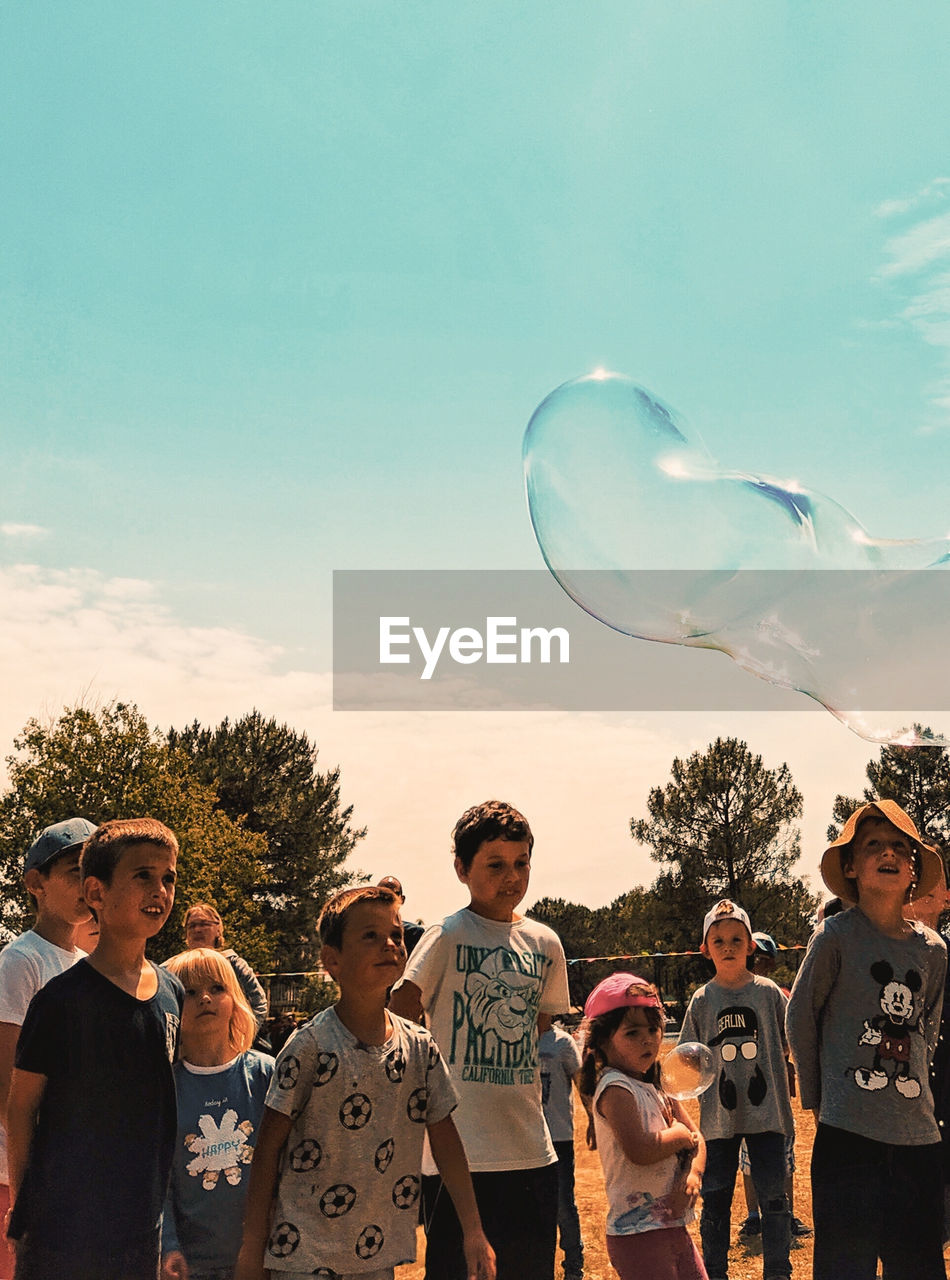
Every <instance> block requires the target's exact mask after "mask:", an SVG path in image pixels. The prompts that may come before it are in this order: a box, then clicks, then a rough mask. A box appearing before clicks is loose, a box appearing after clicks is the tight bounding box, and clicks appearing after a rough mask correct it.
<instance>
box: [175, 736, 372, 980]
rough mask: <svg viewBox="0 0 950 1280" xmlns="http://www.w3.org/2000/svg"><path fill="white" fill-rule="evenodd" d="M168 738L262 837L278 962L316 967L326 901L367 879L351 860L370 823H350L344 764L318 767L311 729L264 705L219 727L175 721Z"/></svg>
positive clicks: (234, 814) (226, 806) (225, 805)
mask: <svg viewBox="0 0 950 1280" xmlns="http://www.w3.org/2000/svg"><path fill="white" fill-rule="evenodd" d="M168 744H169V746H170V747H171V748H172V749H173V750H176V751H181V752H183V753H184V754H185V755H186V756H187V757H188V759H189V760H190V762H191V765H192V767H193V769H194V770H195V772H196V773H197V775H198V777H199V778H200V779H201V780H202V781H203V782H205V783H206V784H207V785H208V786H210V787H213V788H214V790H215V792H216V794H217V805H218V807H219V808H220V810H221V811H222V812H223V813H225V814H227V816H228V817H229V818H230V819H231V820H232V821H234V822H238V821H239V822H240V823H241V824H242V825H243V826H245V827H246V828H247V829H248V830H249V831H254V832H257V833H259V834H260V835H262V836H263V837H264V840H265V841H266V851H265V853H264V859H263V860H264V863H265V865H266V867H267V882H266V894H267V898H268V900H269V901H270V903H271V905H272V906H273V908H274V913H275V916H274V920H273V926H274V947H275V953H276V957H277V963H278V965H279V967H281V968H283V969H286V970H291V971H294V970H307V969H311V968H313V967H314V966H315V964H316V960H317V955H318V952H319V942H318V940H317V936H316V922H317V917H318V916H319V914H320V909H321V907H322V906H323V904H324V902H326V900H327V898H329V897H330V896H331V895H332V894H333V893H335V892H336V891H337V890H338V889H341V888H343V887H345V886H346V885H348V884H352V883H353V882H354V880H358V879H360V878H361V873H359V872H353V871H348V870H347V869H346V867H345V865H344V864H345V863H346V860H347V858H348V857H349V856H350V854H351V853H352V852H353V850H354V848H355V847H356V845H357V843H358V842H359V841H360V840H361V839H362V838H363V836H364V835H365V834H366V829H365V828H359V829H356V828H354V827H353V826H352V825H351V819H352V817H353V807H352V805H350V806H348V807H346V808H342V807H341V805H340V770H339V768H336V769H331V770H329V771H328V772H326V773H319V772H317V769H316V765H317V749H316V747H314V746H312V745H311V743H310V741H309V740H308V738H307V735H306V734H304V733H298V732H297V731H296V730H294V729H291V728H290V727H289V726H288V725H286V724H278V723H277V721H276V720H275V719H273V718H271V719H269V720H265V718H264V717H263V716H262V715H261V713H260V712H259V711H252V712H251V713H250V714H249V715H246V716H243V717H242V718H241V719H240V720H236V721H235V722H234V723H233V724H232V723H231V722H230V721H229V720H227V719H225V720H223V721H222V722H221V723H220V724H219V725H218V727H217V728H216V729H211V728H205V727H203V726H202V725H200V724H199V723H198V721H197V720H196V721H194V723H193V724H191V725H189V726H188V727H187V728H186V729H182V730H176V729H171V730H169V733H168ZM364 878H365V877H364Z"/></svg>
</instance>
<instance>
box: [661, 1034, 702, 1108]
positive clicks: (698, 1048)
mask: <svg viewBox="0 0 950 1280" xmlns="http://www.w3.org/2000/svg"><path fill="white" fill-rule="evenodd" d="M715 1078H716V1068H715V1065H714V1062H713V1055H712V1050H711V1049H710V1048H709V1047H708V1046H707V1045H704V1044H699V1043H698V1042H697V1041H695V1040H686V1041H684V1043H683V1044H678V1045H677V1046H676V1047H675V1048H674V1049H671V1050H670V1051H669V1053H668V1054H667V1055H666V1057H665V1058H664V1059H663V1061H662V1062H661V1063H660V1083H661V1085H662V1086H663V1089H664V1091H665V1092H666V1093H668V1094H669V1095H670V1097H671V1098H679V1100H680V1101H682V1100H683V1099H684V1098H698V1097H699V1095H700V1094H701V1093H705V1092H706V1090H707V1089H708V1088H709V1086H710V1085H711V1084H712V1082H713V1080H714V1079H715Z"/></svg>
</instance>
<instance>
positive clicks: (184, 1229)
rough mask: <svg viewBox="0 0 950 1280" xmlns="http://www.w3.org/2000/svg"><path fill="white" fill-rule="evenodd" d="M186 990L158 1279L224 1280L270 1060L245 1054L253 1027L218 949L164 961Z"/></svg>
mask: <svg viewBox="0 0 950 1280" xmlns="http://www.w3.org/2000/svg"><path fill="white" fill-rule="evenodd" d="M165 967H166V968H167V969H168V970H169V971H170V972H171V973H173V974H174V975H175V976H176V977H177V978H178V980H179V981H180V982H181V984H182V986H183V987H184V988H185V1001H184V1005H183V1007H182V1015H181V1060H180V1061H179V1062H178V1063H176V1065H175V1086H176V1089H177V1093H178V1139H177V1142H176V1146H175V1158H174V1162H173V1164H172V1179H171V1189H170V1192H169V1203H168V1205H167V1206H166V1211H165V1219H164V1222H163V1226H162V1276H163V1278H164V1280H230V1278H231V1276H232V1275H233V1273H234V1266H235V1263H236V1261H237V1254H238V1250H239V1248H240V1246H241V1220H242V1217H243V1212H244V1200H245V1197H246V1194H247V1179H248V1165H249V1164H250V1161H251V1156H252V1154H253V1151H254V1141H255V1137H256V1133H257V1127H258V1124H259V1123H260V1119H261V1115H262V1113H263V1108H264V1098H265V1096H266V1094H267V1086H268V1085H269V1083H270V1078H271V1075H272V1074H273V1070H274V1059H273V1058H271V1057H270V1056H268V1055H267V1054H263V1053H258V1052H257V1051H256V1050H254V1049H252V1048H251V1044H252V1042H253V1040H254V1036H255V1034H256V1032H257V1022H256V1020H255V1018H254V1014H253V1013H252V1012H251V1008H250V1005H249V1004H248V1002H247V1000H246V998H245V996H244V992H243V991H242V990H241V987H240V985H239V983H238V980H237V978H236V976H235V973H234V969H233V968H232V967H231V964H230V963H229V961H228V959H227V958H226V957H225V955H224V954H223V953H222V952H221V951H216V950H214V949H212V948H211V947H196V948H194V949H192V950H190V951H183V952H182V953H181V954H180V955H177V956H173V957H172V958H171V959H170V960H167V961H166V962H165Z"/></svg>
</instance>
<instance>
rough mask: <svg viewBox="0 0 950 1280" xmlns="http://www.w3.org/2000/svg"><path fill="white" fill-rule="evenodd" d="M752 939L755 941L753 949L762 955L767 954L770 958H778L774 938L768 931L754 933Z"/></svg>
mask: <svg viewBox="0 0 950 1280" xmlns="http://www.w3.org/2000/svg"><path fill="white" fill-rule="evenodd" d="M752 941H753V942H754V943H755V949H756V951H758V952H759V953H760V954H761V955H763V956H768V958H769V959H770V960H777V959H778V947H777V946H776V945H775V939H774V938H773V937H772V936H771V934H768V933H754V934H753V935H752Z"/></svg>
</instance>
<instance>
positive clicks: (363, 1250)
mask: <svg viewBox="0 0 950 1280" xmlns="http://www.w3.org/2000/svg"><path fill="white" fill-rule="evenodd" d="M385 1243H386V1237H385V1236H384V1235H383V1229H382V1227H377V1226H376V1225H375V1224H371V1225H370V1226H368V1227H364V1228H363V1230H362V1231H361V1232H360V1234H359V1238H358V1239H357V1241H356V1256H357V1257H358V1258H364V1259H365V1258H375V1257H376V1255H377V1253H379V1251H380V1249H381V1248H382V1247H383V1245H384V1244H385Z"/></svg>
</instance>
